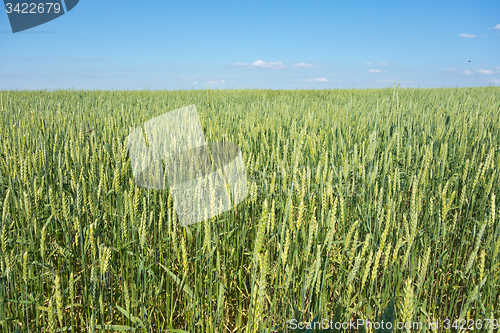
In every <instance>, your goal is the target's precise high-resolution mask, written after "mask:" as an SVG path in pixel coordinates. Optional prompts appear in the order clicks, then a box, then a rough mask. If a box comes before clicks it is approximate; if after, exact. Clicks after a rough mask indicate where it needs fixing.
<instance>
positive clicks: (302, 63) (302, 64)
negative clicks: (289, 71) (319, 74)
mask: <svg viewBox="0 0 500 333" xmlns="http://www.w3.org/2000/svg"><path fill="white" fill-rule="evenodd" d="M292 67H293V68H316V67H317V66H315V65H311V64H306V63H304V62H299V63H298V64H295V65H292Z"/></svg>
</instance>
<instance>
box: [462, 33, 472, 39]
mask: <svg viewBox="0 0 500 333" xmlns="http://www.w3.org/2000/svg"><path fill="white" fill-rule="evenodd" d="M459 36H460V37H462V38H476V35H470V34H464V33H461V34H460V35H459Z"/></svg>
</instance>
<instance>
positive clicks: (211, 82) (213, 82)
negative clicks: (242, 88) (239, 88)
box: [208, 80, 225, 85]
mask: <svg viewBox="0 0 500 333" xmlns="http://www.w3.org/2000/svg"><path fill="white" fill-rule="evenodd" d="M224 82H225V81H224V80H215V81H208V84H215V85H219V84H224Z"/></svg>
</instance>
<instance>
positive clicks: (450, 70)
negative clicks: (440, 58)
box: [445, 67, 457, 72]
mask: <svg viewBox="0 0 500 333" xmlns="http://www.w3.org/2000/svg"><path fill="white" fill-rule="evenodd" d="M456 70H457V69H456V68H454V67H451V68H446V69H445V71H447V72H456Z"/></svg>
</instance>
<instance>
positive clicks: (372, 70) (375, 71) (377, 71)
mask: <svg viewBox="0 0 500 333" xmlns="http://www.w3.org/2000/svg"><path fill="white" fill-rule="evenodd" d="M368 73H380V69H375V68H372V69H370V70H369V71H368Z"/></svg>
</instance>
